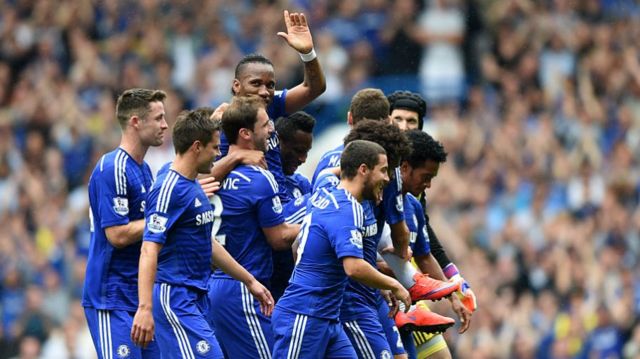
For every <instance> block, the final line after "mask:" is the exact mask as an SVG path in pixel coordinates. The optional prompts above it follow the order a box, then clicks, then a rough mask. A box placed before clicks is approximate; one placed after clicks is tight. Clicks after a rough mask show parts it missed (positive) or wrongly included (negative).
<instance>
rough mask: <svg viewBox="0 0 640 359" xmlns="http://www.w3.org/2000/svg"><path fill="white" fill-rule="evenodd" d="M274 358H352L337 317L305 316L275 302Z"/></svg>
mask: <svg viewBox="0 0 640 359" xmlns="http://www.w3.org/2000/svg"><path fill="white" fill-rule="evenodd" d="M272 324H273V333H274V337H275V344H274V347H273V358H274V359H285V358H286V359H301V358H303V359H308V358H313V359H322V358H332V359H338V358H341V359H342V358H344V359H347V358H349V359H351V358H356V357H357V356H356V352H355V351H354V349H353V346H352V345H351V342H350V341H349V338H348V337H347V334H346V333H345V332H344V329H342V324H341V323H340V322H339V321H337V320H329V319H321V318H315V317H309V316H307V315H303V314H297V313H294V312H290V311H288V310H286V309H282V308H280V307H278V306H276V309H275V310H274V311H273V323H272Z"/></svg>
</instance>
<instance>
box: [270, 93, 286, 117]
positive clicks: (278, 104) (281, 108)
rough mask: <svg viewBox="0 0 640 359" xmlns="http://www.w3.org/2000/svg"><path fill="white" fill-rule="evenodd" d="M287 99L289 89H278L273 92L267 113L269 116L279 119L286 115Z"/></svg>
mask: <svg viewBox="0 0 640 359" xmlns="http://www.w3.org/2000/svg"><path fill="white" fill-rule="evenodd" d="M286 99H287V89H284V90H282V91H276V92H275V93H274V94H273V99H272V100H271V103H270V104H269V107H267V114H268V115H269V118H271V119H273V120H277V119H278V117H282V116H286V115H287V113H286Z"/></svg>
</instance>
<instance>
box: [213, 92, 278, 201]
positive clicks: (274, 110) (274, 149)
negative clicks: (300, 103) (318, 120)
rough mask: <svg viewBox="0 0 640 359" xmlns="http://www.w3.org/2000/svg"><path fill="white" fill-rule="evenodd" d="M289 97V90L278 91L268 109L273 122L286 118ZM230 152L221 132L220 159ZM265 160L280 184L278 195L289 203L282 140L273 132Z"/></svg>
mask: <svg viewBox="0 0 640 359" xmlns="http://www.w3.org/2000/svg"><path fill="white" fill-rule="evenodd" d="M286 97H287V89H284V90H282V91H276V92H275V94H274V95H273V100H272V101H271V103H270V104H269V106H268V107H267V114H268V115H269V118H270V119H271V120H273V121H275V120H277V119H278V118H279V117H282V116H286V115H287V114H286V112H285V99H286ZM228 152H229V141H227V137H226V136H225V135H224V131H221V132H220V157H224V156H226V155H227V153H228ZM264 156H265V159H266V160H267V166H268V167H269V172H271V173H272V174H273V177H275V179H276V182H278V184H279V185H280V186H279V190H280V192H279V193H278V195H279V196H280V199H281V200H282V202H288V201H289V200H290V198H289V197H288V196H287V192H286V191H285V182H286V179H285V175H284V172H282V160H281V159H280V138H279V137H278V134H277V133H276V132H275V131H273V134H272V135H271V138H269V146H268V149H267V153H265V155H264Z"/></svg>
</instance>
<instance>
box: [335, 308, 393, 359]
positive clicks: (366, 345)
mask: <svg viewBox="0 0 640 359" xmlns="http://www.w3.org/2000/svg"><path fill="white" fill-rule="evenodd" d="M360 309H361V310H360V311H359V314H358V315H357V316H355V317H352V318H340V319H341V320H342V319H344V320H343V321H342V327H343V328H344V331H345V332H346V333H347V336H348V337H349V340H351V344H353V348H354V349H355V351H356V353H357V354H358V358H360V359H369V358H391V348H390V347H389V341H388V340H387V337H386V336H385V335H384V330H383V329H382V325H381V324H380V320H379V319H378V313H377V312H376V311H374V310H373V308H371V307H369V306H367V307H364V308H360Z"/></svg>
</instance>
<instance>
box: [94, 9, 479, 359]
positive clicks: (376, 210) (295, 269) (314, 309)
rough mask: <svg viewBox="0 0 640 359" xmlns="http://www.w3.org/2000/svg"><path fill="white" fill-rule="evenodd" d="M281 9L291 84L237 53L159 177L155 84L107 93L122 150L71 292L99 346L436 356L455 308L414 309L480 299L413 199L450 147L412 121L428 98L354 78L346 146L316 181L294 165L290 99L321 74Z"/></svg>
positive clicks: (309, 97) (305, 123) (116, 354)
mask: <svg viewBox="0 0 640 359" xmlns="http://www.w3.org/2000/svg"><path fill="white" fill-rule="evenodd" d="M284 17H285V24H286V27H287V32H286V33H278V35H279V36H280V37H282V38H283V39H285V41H287V43H288V44H289V45H290V46H291V47H292V48H293V49H294V50H296V51H298V53H300V56H301V59H302V61H303V63H304V80H303V82H302V83H301V84H299V85H298V86H295V87H293V88H291V89H284V90H282V91H275V83H276V82H275V75H274V68H273V64H272V63H271V62H270V61H269V60H268V59H267V58H265V57H264V56H261V55H248V56H246V57H244V58H243V59H242V60H241V61H240V62H239V63H238V64H237V66H236V71H235V78H234V80H233V84H232V94H233V97H232V100H231V101H230V103H228V104H227V103H224V104H222V105H220V106H218V107H217V108H215V109H214V108H198V109H195V110H190V111H183V112H181V113H180V114H179V115H178V118H177V119H176V121H175V124H174V125H173V128H172V129H171V133H172V140H173V145H174V149H175V153H176V157H175V158H174V159H173V161H171V162H169V163H167V164H166V165H165V166H163V167H162V168H161V169H160V170H159V171H158V173H157V174H156V175H155V176H154V175H153V174H152V171H151V169H150V167H149V166H148V165H147V163H146V162H145V161H144V156H145V154H146V152H147V150H148V148H149V147H152V146H159V145H161V144H162V143H163V141H164V136H165V132H166V131H167V130H168V127H169V126H168V124H167V120H166V118H165V111H164V100H165V98H166V95H165V93H164V92H163V91H160V90H150V89H130V90H127V91H125V92H123V93H122V94H121V95H120V96H119V98H118V100H117V105H116V116H117V119H118V122H119V124H120V126H121V128H122V133H123V134H122V139H121V143H120V146H119V147H118V148H117V149H115V150H114V151H112V152H109V153H107V154H105V155H103V156H102V157H101V159H100V160H99V162H98V163H97V164H96V167H95V169H94V171H93V173H92V175H91V179H90V182H89V203H90V207H91V208H90V216H91V221H90V222H91V244H90V251H89V257H88V261H87V271H86V279H85V286H84V293H83V301H82V302H83V306H84V307H85V314H86V317H87V322H88V324H89V329H90V332H91V336H92V339H93V342H94V345H95V347H96V351H97V353H98V357H99V358H109V359H111V358H129V357H131V358H196V357H197V358H234V359H235V358H391V357H392V356H393V357H395V358H427V357H429V358H447V357H451V355H450V353H449V351H448V348H447V346H446V342H445V341H444V339H443V337H442V335H441V334H439V333H442V332H444V331H445V330H446V329H447V328H449V327H451V326H452V325H454V324H455V320H454V319H452V318H448V317H445V316H441V315H438V314H436V313H434V312H431V311H430V310H429V308H428V306H427V304H426V301H429V300H440V299H442V298H448V299H449V300H450V302H451V306H452V309H453V310H454V312H455V313H456V314H457V315H458V316H459V318H460V322H461V324H460V332H461V333H462V332H464V331H466V329H467V328H468V326H469V324H470V319H471V314H472V313H473V311H474V310H475V309H476V300H475V295H474V294H473V292H472V291H471V289H470V288H469V285H468V284H467V283H466V282H465V281H464V279H463V278H462V277H461V275H460V273H459V272H458V269H457V267H456V266H455V264H453V263H452V262H451V261H450V260H449V258H448V256H447V255H446V253H445V251H444V250H443V248H442V246H441V245H440V243H439V241H438V239H437V237H436V235H435V232H434V231H433V229H432V228H431V226H430V225H429V219H428V217H427V216H426V214H425V210H424V206H425V203H426V199H425V196H424V191H425V189H426V188H428V187H430V185H431V181H432V179H433V178H434V177H436V175H437V173H438V170H439V166H440V164H441V163H444V162H445V161H446V157H447V154H446V152H445V151H444V148H443V146H442V145H441V144H440V143H439V142H437V141H436V140H434V139H433V138H432V137H431V136H430V135H428V134H427V133H425V132H423V131H422V124H423V118H424V116H425V112H426V103H425V101H424V100H423V99H422V98H421V97H420V95H418V94H415V93H411V92H408V91H396V92H394V93H392V94H390V95H389V96H385V95H384V93H383V92H382V91H380V90H378V89H363V90H360V91H358V92H357V93H356V94H355V95H354V97H353V98H352V100H351V105H350V108H349V112H348V113H347V114H346V117H347V122H348V124H349V126H350V131H349V133H347V134H346V136H345V138H344V141H343V142H342V143H340V144H339V146H337V147H336V148H335V149H334V150H332V151H329V152H327V153H326V154H325V155H323V156H322V158H321V159H320V162H319V163H318V166H317V168H316V170H315V173H314V175H313V177H312V178H311V181H310V180H308V179H307V178H305V177H304V176H302V175H300V174H298V173H296V170H297V168H298V167H299V166H300V165H301V164H302V163H304V162H305V161H306V158H307V154H308V152H309V150H310V149H311V147H312V143H313V135H312V133H313V128H314V125H315V119H314V118H313V117H312V116H310V115H308V114H307V113H305V112H303V111H300V109H302V108H303V107H304V106H306V105H308V104H309V103H311V102H312V101H313V100H314V99H315V98H317V97H318V96H319V95H321V94H322V93H323V92H324V90H325V86H326V85H325V80H324V76H323V74H322V69H321V66H320V63H319V62H318V60H317V58H316V54H315V51H314V50H313V42H312V38H311V33H310V31H309V28H308V25H307V23H306V19H305V17H304V15H303V14H297V13H293V14H289V13H288V12H287V11H285V14H284ZM154 178H155V180H154Z"/></svg>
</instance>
